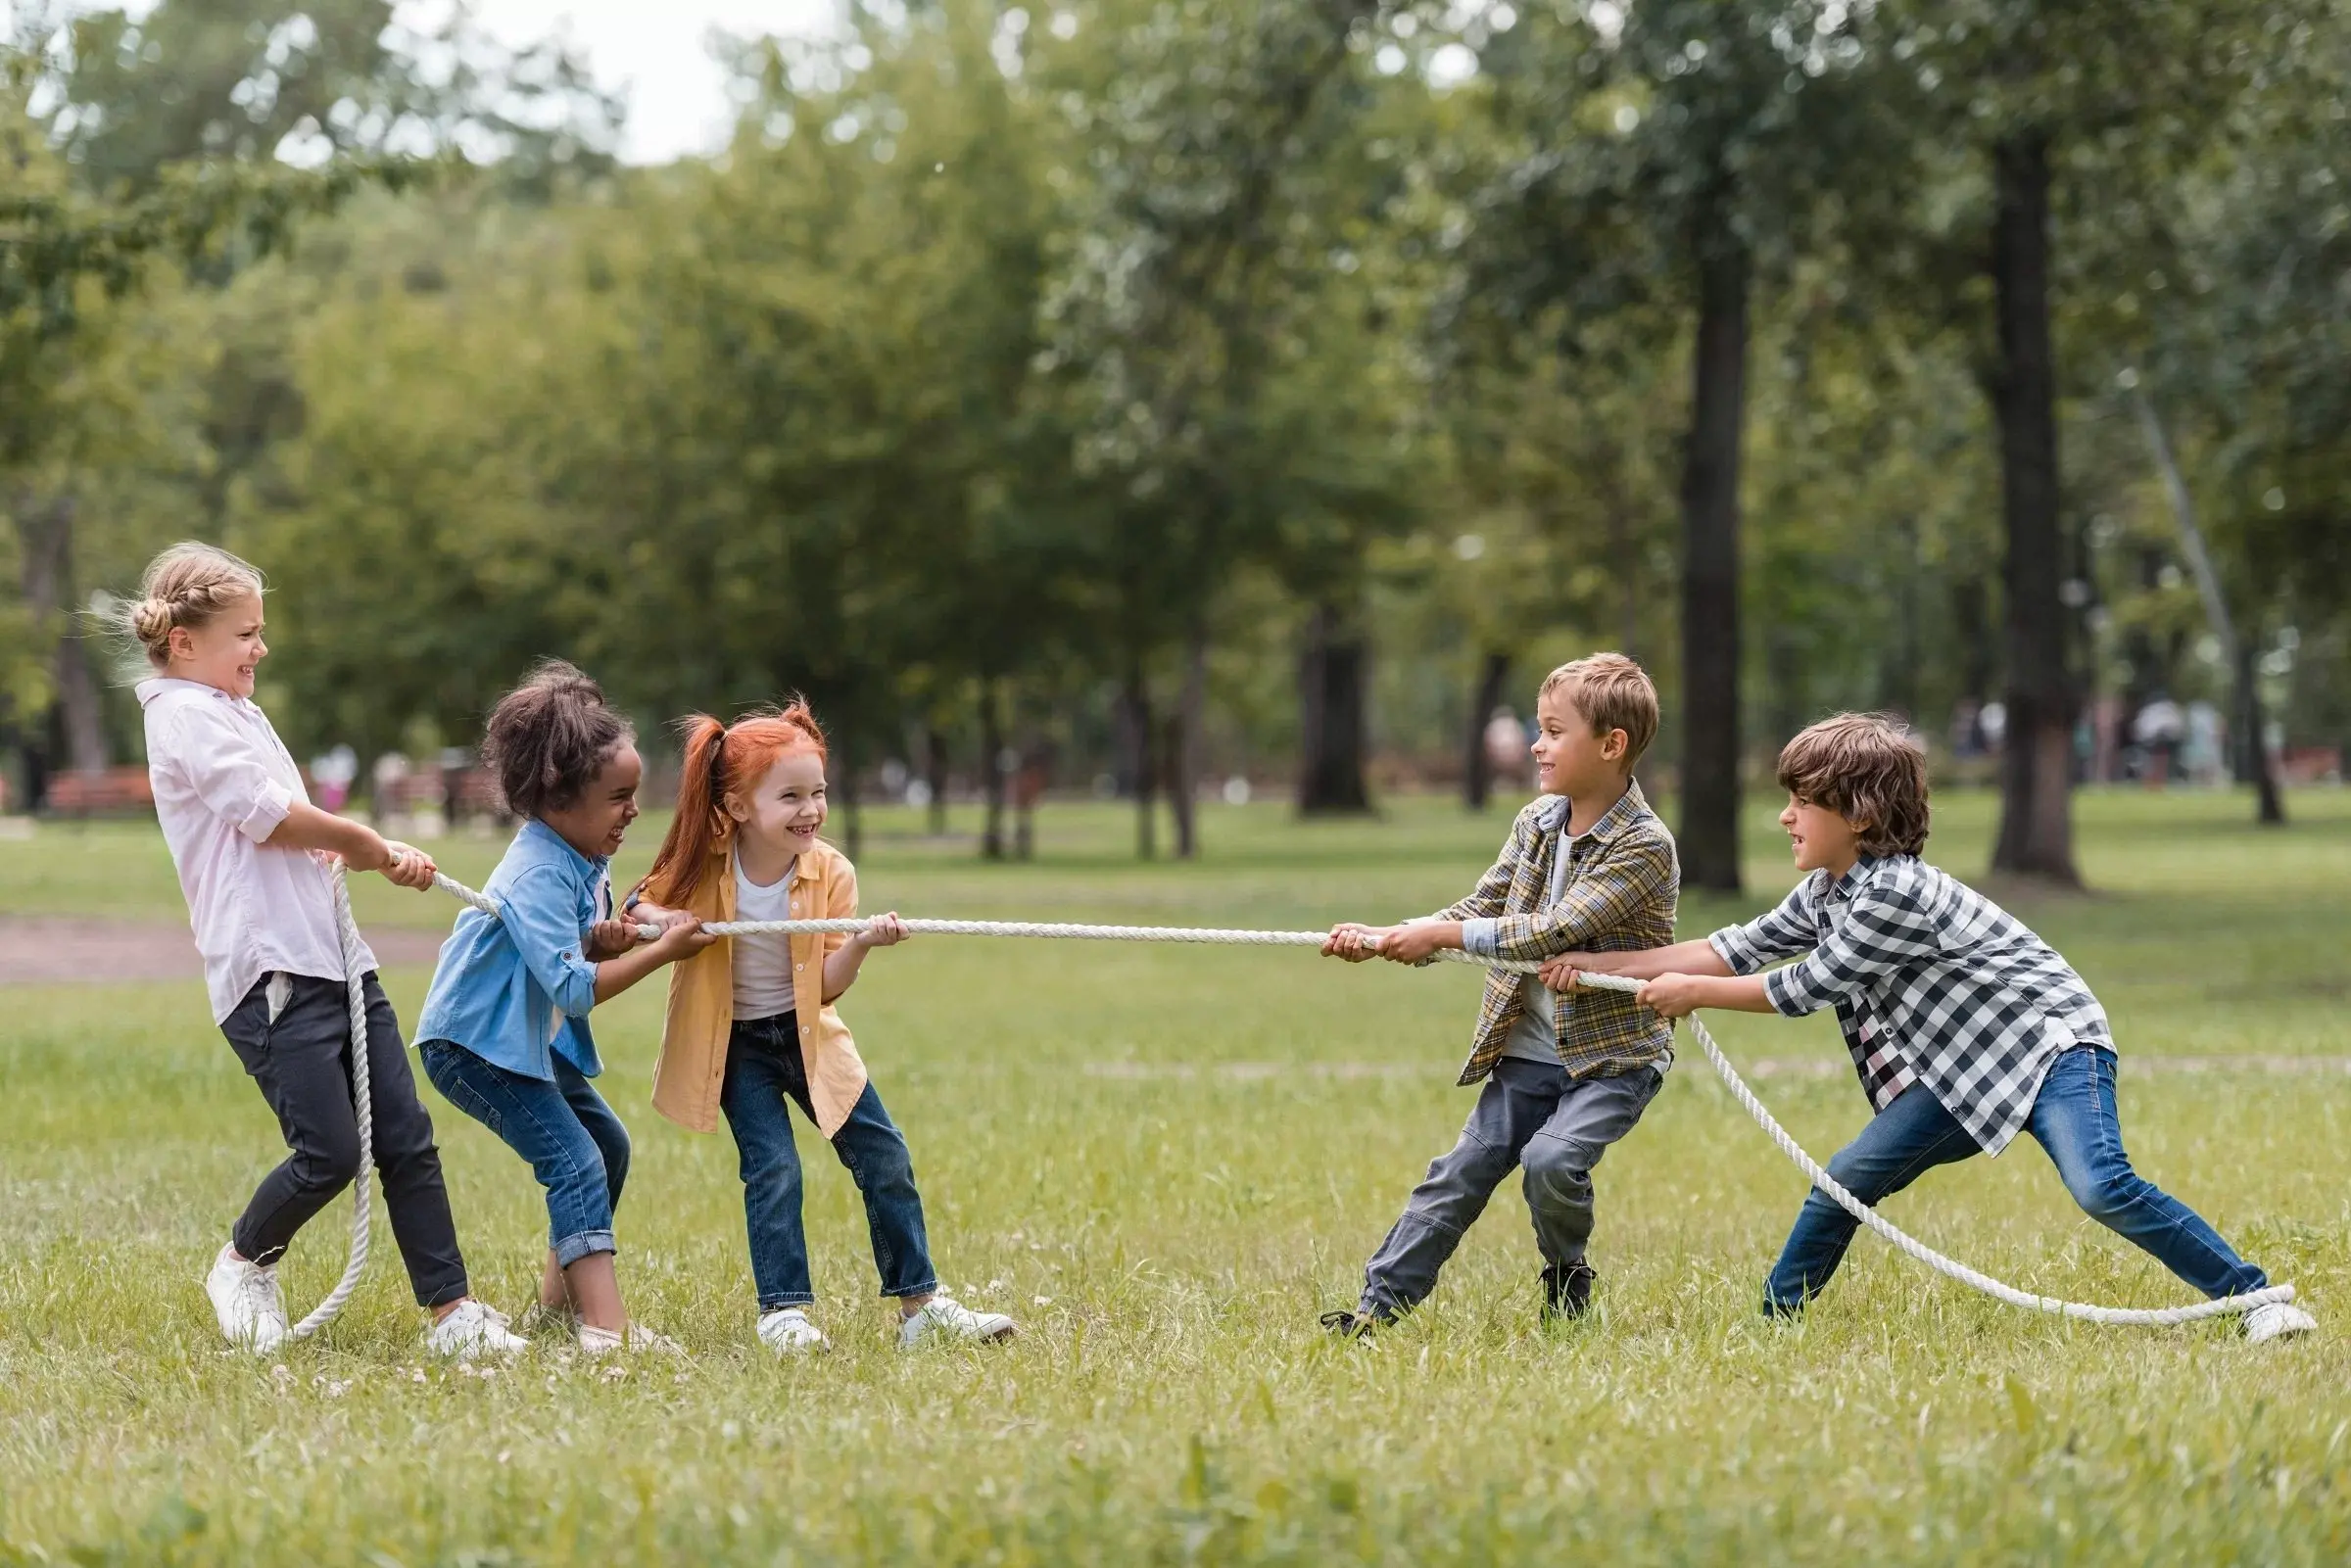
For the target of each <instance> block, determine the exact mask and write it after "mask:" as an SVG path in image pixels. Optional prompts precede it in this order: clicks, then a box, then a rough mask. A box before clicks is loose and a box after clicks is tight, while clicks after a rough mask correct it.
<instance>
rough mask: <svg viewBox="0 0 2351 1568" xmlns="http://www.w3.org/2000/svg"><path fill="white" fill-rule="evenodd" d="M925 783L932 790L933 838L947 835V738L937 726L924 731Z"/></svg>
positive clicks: (926, 728)
mask: <svg viewBox="0 0 2351 1568" xmlns="http://www.w3.org/2000/svg"><path fill="white" fill-rule="evenodd" d="M923 783H924V784H926V785H928V786H929V787H930V790H931V836H932V837H934V838H944V837H945V836H946V835H947V736H946V733H945V732H944V731H942V730H940V729H939V727H938V726H937V725H936V724H932V725H929V726H926V727H925V729H924V730H923Z"/></svg>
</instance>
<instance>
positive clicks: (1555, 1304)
mask: <svg viewBox="0 0 2351 1568" xmlns="http://www.w3.org/2000/svg"><path fill="white" fill-rule="evenodd" d="M1598 1277H1599V1276H1598V1275H1596V1274H1594V1273H1593V1272H1592V1266H1591V1265H1590V1264H1589V1263H1566V1264H1559V1263H1552V1264H1548V1265H1546V1266H1545V1268H1544V1270H1543V1315H1544V1316H1545V1317H1546V1318H1553V1317H1581V1316H1583V1315H1584V1313H1586V1312H1588V1311H1590V1310H1591V1309H1592V1281H1593V1280H1594V1279H1596V1278H1598Z"/></svg>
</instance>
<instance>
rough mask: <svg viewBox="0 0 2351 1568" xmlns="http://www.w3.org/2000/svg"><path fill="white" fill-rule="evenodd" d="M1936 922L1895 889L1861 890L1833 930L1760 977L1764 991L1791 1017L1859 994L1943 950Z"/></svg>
mask: <svg viewBox="0 0 2351 1568" xmlns="http://www.w3.org/2000/svg"><path fill="white" fill-rule="evenodd" d="M1941 945H1942V943H1941V938H1940V936H1939V935H1938V933H1937V931H1936V929H1935V923H1934V921H1933V920H1931V919H1930V918H1929V917H1928V916H1927V914H1926V912H1925V911H1924V910H1922V909H1921V908H1919V906H1918V905H1917V904H1916V903H1915V902H1914V901H1912V900H1911V899H1909V898H1907V897H1905V896H1903V895H1901V894H1899V893H1885V892H1879V891H1876V890H1874V889H1873V890H1870V891H1866V892H1863V893H1862V894H1861V895H1860V896H1859V897H1857V898H1855V899H1854V900H1853V902H1852V905H1851V907H1850V908H1848V909H1847V911H1846V915H1845V919H1844V920H1842V921H1840V922H1838V924H1837V928H1836V929H1835V930H1833V931H1830V932H1829V933H1828V934H1827V935H1826V936H1824V937H1822V938H1821V940H1820V944H1819V945H1818V946H1816V947H1814V948H1813V949H1812V951H1811V952H1810V953H1808V954H1806V955H1805V956H1804V957H1802V958H1800V959H1799V960H1797V962H1795V963H1793V964H1791V965H1789V966H1788V967H1787V968H1786V969H1781V970H1774V971H1772V972H1771V973H1770V974H1766V975H1765V976H1764V977H1763V994H1764V995H1765V996H1766V997H1768V998H1769V999H1770V1001H1771V1005H1772V1007H1773V1008H1774V1009H1775V1010H1776V1011H1778V1012H1780V1013H1782V1014H1784V1015H1786V1016H1787V1017H1789V1018H1801V1017H1803V1016H1804V1015H1805V1014H1807V1013H1816V1012H1818V1011H1819V1010H1820V1009H1822V1008H1824V1007H1830V1006H1833V1005H1834V1004H1836V1003H1837V1002H1838V1001H1840V1000H1847V999H1851V998H1855V997H1858V996H1860V995H1861V994H1862V993H1863V992H1864V991H1866V990H1867V989H1868V988H1869V987H1870V985H1871V984H1872V983H1873V982H1874V981H1876V980H1877V979H1879V978H1881V977H1882V976H1884V975H1886V974H1891V973H1892V972H1893V971H1895V970H1896V969H1899V968H1901V967H1902V966H1903V965H1905V964H1911V963H1915V962H1917V961H1918V960H1919V959H1921V958H1926V957H1931V956H1932V955H1934V954H1935V953H1936V952H1938V951H1940V949H1941Z"/></svg>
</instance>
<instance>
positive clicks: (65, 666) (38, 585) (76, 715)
mask: <svg viewBox="0 0 2351 1568" xmlns="http://www.w3.org/2000/svg"><path fill="white" fill-rule="evenodd" d="M11 510H12V512H13V513H14V516H15V519H16V525H17V540H18V549H19V556H20V560H21V562H22V565H21V567H20V574H21V575H20V582H21V585H22V588H23V591H24V607H25V608H26V609H27V610H29V611H30V612H31V614H32V618H33V626H34V635H35V636H48V637H54V638H55V639H56V642H55V644H54V647H53V650H52V652H51V654H50V676H51V682H52V686H53V688H54V690H53V693H52V696H53V700H54V702H55V704H56V723H55V725H54V728H53V734H54V735H55V736H56V738H57V740H58V741H59V742H60V745H61V749H62V751H63V753H64V758H65V764H66V766H67V767H69V768H71V769H72V770H74V771H75V772H77V773H96V772H100V771H102V770H104V768H105V767H106V765H107V750H106V709H105V703H104V695H103V693H102V691H101V689H100V687H99V682H98V677H97V673H96V671H95V670H93V669H92V667H91V664H90V655H89V647H88V644H87V643H86V642H85V641H84V640H83V636H82V630H81V628H80V627H78V626H76V625H74V624H73V619H72V614H73V608H74V605H75V603H76V602H77V595H76V594H75V591H74V582H73V522H74V517H75V507H74V502H73V499H72V497H70V496H57V497H52V498H51V499H48V500H45V501H35V500H34V499H32V497H31V496H30V495H29V494H27V493H24V492H20V493H19V494H18V496H17V497H16V498H15V504H14V505H13V506H12V508H11ZM28 728H29V727H28ZM54 762H55V753H50V754H49V755H46V756H44V757H43V758H42V759H41V765H40V766H39V767H38V768H37V769H33V770H28V771H31V772H33V773H34V774H35V779H34V780H32V781H28V783H29V784H32V785H33V789H28V791H27V792H28V793H30V794H32V796H33V797H32V798H31V799H30V800H28V801H27V803H26V809H28V810H29V809H31V808H32V807H34V806H37V805H39V804H40V803H41V797H43V796H45V795H46V794H47V793H48V787H47V783H48V776H49V774H50V772H51V771H52V769H53V767H54ZM34 789H37V793H34V792H33V790H34Z"/></svg>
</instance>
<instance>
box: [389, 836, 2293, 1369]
mask: <svg viewBox="0 0 2351 1568" xmlns="http://www.w3.org/2000/svg"><path fill="white" fill-rule="evenodd" d="M434 881H435V882H436V884H437V885H439V886H440V887H441V888H442V889H443V890H444V891H446V892H449V893H453V894H455V895H456V897H458V898H459V899H462V900H463V901H464V902H466V903H468V904H470V905H472V906H473V907H474V908H475V909H478V910H481V911H482V912H483V913H485V914H488V915H493V916H495V915H496V914H497V913H498V904H497V901H496V900H494V899H491V898H488V897H485V896H484V895H483V894H481V893H477V892H475V891H474V890H473V889H472V888H470V887H467V886H466V885H464V884H463V883H462V882H458V881H455V880H453V879H450V878H448V877H441V876H436V877H435V878H434ZM898 924H899V925H900V926H902V927H904V928H905V929H906V930H907V931H908V932H909V933H910V934H913V935H924V936H1024V937H1038V938H1046V939H1058V940H1078V941H1099V942H1200V943H1208V944H1213V945H1216V946H1224V947H1318V948H1319V947H1320V946H1321V945H1322V943H1323V942H1324V940H1326V939H1327V936H1328V933H1327V932H1324V931H1267V930H1230V929H1223V928H1219V927H1194V926H1080V925H1073V924H1069V923H1066V922H1050V921H992V920H900V921H899V922H898ZM873 925H874V920H873V919H872V918H866V917H858V918H855V919H849V920H767V921H709V922H705V923H704V924H703V927H702V929H704V930H706V931H709V932H711V933H712V934H713V935H717V936H771V935H772V936H801V935H819V934H821V935H837V934H841V933H854V932H857V931H862V930H866V929H868V928H869V927H872V926H873ZM637 929H638V932H639V934H641V935H643V936H646V937H648V938H650V937H653V936H657V935H658V934H659V933H660V927H655V926H640V927H637ZM1436 956H1437V957H1438V958H1441V959H1449V960H1453V961H1455V962H1458V963H1464V964H1476V965H1480V966H1482V967H1484V968H1486V969H1492V970H1501V971H1504V972H1506V973H1509V974H1534V973H1535V972H1536V971H1537V970H1538V969H1540V968H1541V966H1540V965H1538V964H1529V963H1519V962H1511V961H1506V960H1501V959H1484V958H1476V957H1473V956H1471V955H1470V954H1467V953H1463V952H1460V951H1458V950H1453V949H1447V950H1445V951H1442V952H1440V953H1438V954H1437V955H1436ZM1581 983H1582V985H1583V987H1584V988H1585V989H1589V990H1599V991H1638V990H1640V989H1641V982H1640V981H1639V980H1632V979H1626V978H1624V977H1622V976H1620V975H1615V974H1585V975H1583V976H1581ZM1689 1022H1690V1032H1691V1033H1692V1034H1693V1035H1695V1036H1696V1037H1697V1039H1698V1043H1699V1047H1700V1049H1702V1050H1703V1051H1704V1052H1705V1054H1706V1061H1707V1063H1708V1064H1709V1065H1711V1066H1712V1067H1713V1069H1714V1070H1715V1072H1717V1073H1718V1074H1720V1075H1721V1078H1722V1081H1723V1085H1724V1087H1726V1088H1728V1089H1729V1090H1730V1091H1731V1098H1732V1099H1734V1100H1736V1101H1738V1102H1739V1105H1740V1107H1741V1108H1742V1109H1743V1110H1745V1111H1746V1112H1747V1114H1748V1115H1749V1116H1751V1117H1754V1120H1755V1125H1757V1126H1759V1127H1761V1128H1762V1129H1763V1130H1764V1132H1765V1133H1767V1134H1769V1135H1770V1138H1771V1141H1772V1142H1773V1143H1775V1144H1778V1145H1779V1147H1780V1152H1781V1153H1782V1154H1784V1155H1786V1156H1787V1157H1788V1158H1789V1160H1790V1161H1792V1162H1794V1164H1796V1167H1797V1168H1798V1169H1799V1170H1801V1171H1802V1172H1803V1173H1804V1175H1805V1176H1806V1177H1807V1178H1808V1179H1809V1180H1810V1181H1811V1183H1812V1185H1813V1186H1815V1187H1818V1188H1819V1189H1820V1190H1821V1191H1822V1192H1824V1193H1826V1194H1828V1196H1829V1198H1830V1200H1831V1201H1832V1202H1834V1203H1835V1204H1836V1205H1837V1207H1839V1208H1840V1209H1843V1210H1844V1211H1845V1212H1847V1213H1848V1214H1850V1215H1852V1216H1853V1217H1854V1218H1855V1219H1857V1220H1859V1221H1860V1222H1861V1223H1862V1224H1864V1225H1866V1226H1868V1227H1869V1228H1870V1229H1871V1230H1873V1231H1876V1232H1877V1233H1878V1234H1879V1235H1880V1236H1883V1237H1884V1238H1885V1239H1886V1240H1887V1241H1889V1242H1891V1243H1892V1244H1893V1245H1894V1246H1895V1249H1897V1250H1898V1251H1900V1252H1901V1253H1903V1254H1904V1255H1905V1256H1907V1257H1909V1258H1911V1259H1916V1260H1917V1261H1919V1262H1921V1263H1924V1264H1926V1265H1927V1266H1928V1267H1929V1268H1932V1269H1934V1270H1935V1271H1936V1272H1937V1273H1940V1274H1943V1275H1945V1276H1947V1277H1948V1278H1951V1279H1955V1280H1957V1281H1959V1282H1960V1283H1961V1284H1963V1285H1969V1286H1973V1287H1974V1288H1975V1289H1977V1290H1980V1291H1982V1292H1984V1293H1985V1294H1986V1295H1987V1296H1991V1297H1993V1298H1995V1299H1996V1300H1999V1301H2002V1302H2005V1303H2007V1304H2008V1305H2009V1306H2011V1307H2027V1308H2030V1309H2032V1310H2034V1311H2040V1312H2051V1313H2055V1314H2056V1315H2058V1316H2061V1317H2073V1318H2080V1319H2082V1320H2084V1321H2086V1322H2091V1323H2127V1324H2171V1323H2190V1322H2194V1321H2195V1320H2197V1319H2198V1318H2205V1317H2218V1316H2221V1315H2223V1314H2226V1313H2230V1312H2246V1311H2251V1310H2252V1309H2253V1308H2254V1307H2260V1306H2263V1305H2265V1304H2267V1303H2270V1302H2290V1301H2292V1300H2293V1299H2294V1287H2293V1286H2291V1285H2272V1286H2269V1287H2268V1288H2266V1289H2264V1290H2257V1291H2250V1292H2247V1293H2246V1294H2244V1295H2242V1296H2223V1297H2219V1298H2217V1299H2215V1300H2212V1301H2207V1302H2198V1303H2197V1304H2195V1305H2194V1306H2192V1307H2093V1306H2090V1305H2088V1304H2087V1303H2083V1302H2069V1301H2063V1300H2060V1299H2059V1298H2057V1297H2054V1296H2037V1295H2035V1294H2033V1293H2032V1292H2031V1291H2021V1290H2018V1289H2017V1288H2016V1287H2015V1286H2013V1285H2007V1284H2003V1283H2001V1282H2000V1281H1999V1280H1996V1279H1993V1278H1992V1277H1991V1275H1990V1274H1986V1273H1983V1272H1981V1271H1979V1270H1977V1269H1973V1268H1970V1267H1968V1266H1967V1265H1966V1264H1965V1263H1962V1262H1959V1261H1958V1260H1957V1259H1951V1258H1946V1257H1944V1256H1943V1254H1942V1253H1939V1252H1937V1251H1936V1250H1935V1249H1934V1248H1932V1247H1929V1246H1928V1245H1927V1244H1926V1243H1924V1242H1922V1241H1920V1240H1918V1239H1917V1238H1916V1237H1914V1236H1911V1235H1909V1234H1908V1233H1907V1232H1905V1231H1903V1230H1901V1229H1900V1228H1899V1227H1897V1226H1895V1224H1894V1223H1893V1222H1892V1221H1890V1220H1888V1219H1886V1218H1885V1217H1883V1216H1882V1215H1880V1214H1879V1213H1878V1212H1877V1211H1876V1210H1875V1209H1872V1208H1871V1207H1870V1206H1869V1205H1867V1204H1865V1203H1863V1202H1862V1201H1861V1200H1860V1199H1858V1198H1856V1197H1854V1196H1853V1195H1852V1194H1851V1193H1850V1192H1848V1191H1847V1190H1846V1188H1845V1186H1844V1185H1843V1184H1842V1183H1840V1182H1839V1181H1838V1180H1837V1178H1836V1177H1834V1176H1832V1175H1830V1174H1829V1173H1828V1172H1827V1171H1826V1170H1824V1169H1822V1168H1821V1166H1820V1164H1819V1163H1818V1162H1817V1161H1815V1160H1814V1159H1813V1158H1812V1157H1811V1156H1810V1155H1808V1154H1806V1153H1805V1152H1804V1151H1803V1148H1802V1146H1800V1145H1799V1144H1798V1143H1797V1141H1796V1140H1795V1139H1794V1138H1793V1137H1790V1136H1789V1134H1788V1130H1787V1129H1786V1128H1785V1127H1782V1126H1781V1125H1780V1124H1779V1122H1778V1120H1776V1119H1775V1118H1774V1117H1772V1114H1771V1113H1770V1112H1769V1111H1767V1110H1765V1109H1764V1107H1763V1102H1762V1101H1760V1100H1758V1099H1756V1098H1755V1093H1754V1091H1753V1090H1752V1089H1750V1088H1749V1087H1748V1086H1747V1080H1746V1079H1744V1078H1742V1077H1740V1076H1739V1073H1738V1070H1737V1069H1734V1068H1733V1067H1732V1066H1731V1063H1730V1059H1729V1058H1728V1057H1726V1056H1724V1055H1723V1054H1722V1047H1720V1046H1719V1045H1716V1044H1715V1043H1714V1036H1713V1034H1712V1033H1711V1032H1710V1031H1708V1029H1707V1028H1706V1026H1705V1024H1703V1022H1700V1021H1699V1020H1698V1018H1697V1016H1696V1015H1693V1016H1692V1017H1691V1019H1690V1021H1689Z"/></svg>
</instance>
